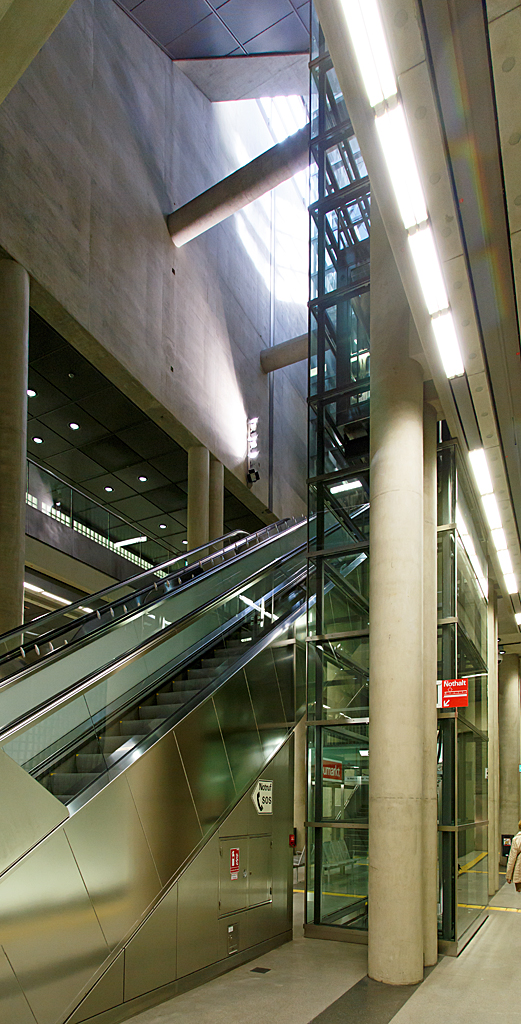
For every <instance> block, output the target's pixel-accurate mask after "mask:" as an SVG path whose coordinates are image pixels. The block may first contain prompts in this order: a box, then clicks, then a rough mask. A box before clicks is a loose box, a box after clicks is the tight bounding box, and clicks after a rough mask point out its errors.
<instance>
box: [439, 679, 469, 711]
mask: <svg viewBox="0 0 521 1024" xmlns="http://www.w3.org/2000/svg"><path fill="white" fill-rule="evenodd" d="M441 706H442V708H468V706H469V681H468V679H442V681H441Z"/></svg>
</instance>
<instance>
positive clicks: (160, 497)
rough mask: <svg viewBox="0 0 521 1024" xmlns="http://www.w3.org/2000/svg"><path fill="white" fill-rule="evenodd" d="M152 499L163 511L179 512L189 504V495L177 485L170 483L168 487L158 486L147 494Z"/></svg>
mask: <svg viewBox="0 0 521 1024" xmlns="http://www.w3.org/2000/svg"><path fill="white" fill-rule="evenodd" d="M147 497H148V498H149V499H150V501H153V502H154V505H157V507H158V508H160V509H162V511H163V512H179V511H182V510H183V509H185V508H186V506H187V496H186V494H184V493H183V491H181V490H180V489H179V487H176V485H175V484H170V485H169V486H167V487H158V488H156V490H154V491H150V492H149V493H148V494H147Z"/></svg>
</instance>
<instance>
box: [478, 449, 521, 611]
mask: <svg viewBox="0 0 521 1024" xmlns="http://www.w3.org/2000/svg"><path fill="white" fill-rule="evenodd" d="M469 459H470V465H471V466H472V472H473V474H474V479H475V481H476V484H477V487H478V491H479V493H480V494H481V501H482V502H483V509H484V511H485V516H486V518H487V522H488V525H489V527H490V535H491V537H492V540H493V541H494V545H495V548H496V553H497V557H498V561H499V564H500V566H501V572H502V573H503V579H504V581H505V586H506V588H507V591H508V593H509V594H517V592H518V588H517V579H516V575H515V573H514V572H513V568H512V559H511V557H510V552H509V550H508V545H507V539H506V536H505V531H504V530H503V524H502V522H501V512H500V511H499V506H498V503H497V501H496V496H495V494H494V484H493V483H492V477H491V475H490V470H489V468H488V462H487V456H486V453H485V449H484V448H475V449H474V451H472V452H469Z"/></svg>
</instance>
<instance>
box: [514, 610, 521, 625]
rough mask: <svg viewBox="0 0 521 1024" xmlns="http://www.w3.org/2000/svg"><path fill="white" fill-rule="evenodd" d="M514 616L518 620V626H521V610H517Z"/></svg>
mask: <svg viewBox="0 0 521 1024" xmlns="http://www.w3.org/2000/svg"><path fill="white" fill-rule="evenodd" d="M514 618H515V620H516V626H521V612H516V614H515V616H514Z"/></svg>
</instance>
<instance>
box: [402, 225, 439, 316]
mask: <svg viewBox="0 0 521 1024" xmlns="http://www.w3.org/2000/svg"><path fill="white" fill-rule="evenodd" d="M406 226H407V225H406ZM409 245H410V247H411V255H412V258H413V261H414V266H415V267H416V273H417V274H418V280H419V282H420V285H421V290H422V292H423V297H424V299H425V304H426V306H427V310H428V312H429V313H430V314H431V316H432V314H433V313H439V312H440V311H441V310H442V309H448V308H449V300H448V298H447V291H446V288H445V282H444V280H443V274H442V272H441V267H440V261H439V259H438V253H437V252H436V246H435V244H434V238H433V235H432V231H431V228H430V227H425V228H422V229H421V231H415V232H414V234H413V235H409Z"/></svg>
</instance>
